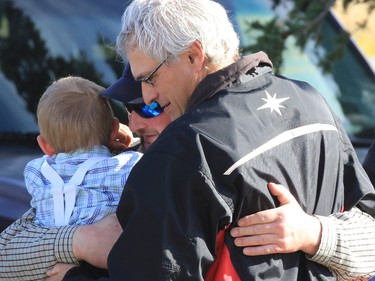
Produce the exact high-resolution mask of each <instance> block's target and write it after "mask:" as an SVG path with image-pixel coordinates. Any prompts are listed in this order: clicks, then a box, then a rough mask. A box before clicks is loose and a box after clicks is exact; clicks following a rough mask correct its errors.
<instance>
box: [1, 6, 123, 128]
mask: <svg viewBox="0 0 375 281" xmlns="http://www.w3.org/2000/svg"><path fill="white" fill-rule="evenodd" d="M123 10H124V4H123V3H122V1H115V0H111V1H98V0H90V1H74V0H64V1H53V0H28V1H23V0H14V1H9V0H6V1H0V65H1V71H0V102H1V105H2V110H1V111H0V118H1V122H0V132H1V133H2V134H5V133H7V132H10V133H12V134H14V133H20V134H22V133H30V132H31V133H33V132H34V133H37V132H38V128H37V123H36V119H35V111H36V107H37V103H38V100H39V97H40V96H41V94H42V93H43V92H44V90H45V88H46V87H47V86H48V85H49V84H50V83H51V82H52V81H53V80H56V79H58V78H60V77H63V76H67V75H77V76H82V77H84V78H87V79H90V80H93V81H95V82H96V83H98V84H100V85H102V86H104V87H106V86H108V85H109V84H111V83H112V82H114V81H115V80H116V78H118V77H120V75H121V73H122V70H123V64H122V63H121V62H120V61H119V60H116V59H115V52H114V49H113V45H114V42H115V38H116V36H117V34H118V32H119V28H120V21H121V15H122V12H123ZM123 113H124V112H121V114H123ZM121 117H126V116H125V115H124V116H121Z"/></svg>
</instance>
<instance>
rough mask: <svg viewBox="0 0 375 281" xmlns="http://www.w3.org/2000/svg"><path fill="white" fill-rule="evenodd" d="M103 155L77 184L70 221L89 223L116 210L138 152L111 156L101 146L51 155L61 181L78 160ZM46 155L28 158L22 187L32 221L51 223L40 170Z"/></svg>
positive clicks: (47, 187) (47, 189) (48, 197)
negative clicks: (33, 212) (27, 196)
mask: <svg viewBox="0 0 375 281" xmlns="http://www.w3.org/2000/svg"><path fill="white" fill-rule="evenodd" d="M97 156H99V157H106V159H104V160H102V161H100V162H99V163H97V164H95V165H94V166H93V167H91V169H90V170H89V171H88V172H87V174H86V176H85V178H84V180H83V182H82V184H81V185H79V186H78V188H77V194H76V201H75V207H74V210H73V213H72V216H71V217H70V219H69V224H70V225H84V224H92V223H94V222H95V221H98V220H100V219H102V218H103V217H105V216H107V215H109V214H110V213H114V212H115V211H116V208H117V205H118V202H119V200H120V197H121V193H122V190H123V188H124V185H125V182H126V180H127V178H128V176H129V173H130V171H131V169H132V168H133V166H134V165H135V164H136V163H137V161H138V160H139V159H140V157H141V156H142V154H141V153H138V152H134V151H127V152H123V153H121V154H119V155H117V156H112V154H111V152H110V151H109V149H108V148H107V147H105V146H96V147H94V148H92V149H90V150H84V149H78V150H76V151H75V152H74V153H70V154H68V153H59V154H57V155H54V156H53V157H51V158H52V160H53V163H52V164H51V167H52V168H53V169H54V170H55V171H56V172H57V173H58V174H59V176H60V177H61V178H62V179H63V181H64V183H67V182H68V181H69V180H70V178H71V177H72V176H73V174H74V173H75V171H76V170H77V168H78V167H79V165H80V164H82V163H83V162H85V161H86V160H87V159H88V158H89V157H97ZM46 157H48V156H43V157H41V158H38V159H34V160H32V161H30V162H29V163H28V164H27V165H26V168H25V171H24V176H25V182H26V187H27V190H28V191H29V193H30V194H31V196H32V200H31V207H32V208H34V209H35V210H36V219H35V223H37V224H39V225H44V226H53V225H54V208H53V197H52V194H51V183H50V182H49V181H48V180H47V179H45V178H44V176H43V175H42V173H41V171H40V170H41V166H42V164H43V162H44V161H45V159H46Z"/></svg>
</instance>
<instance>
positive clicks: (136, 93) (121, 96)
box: [100, 63, 143, 104]
mask: <svg viewBox="0 0 375 281" xmlns="http://www.w3.org/2000/svg"><path fill="white" fill-rule="evenodd" d="M100 95H101V96H105V97H108V98H112V99H115V100H118V101H120V102H122V103H125V104H128V103H134V102H137V103H138V102H139V101H140V102H142V101H143V98H142V87H141V82H138V81H135V80H134V77H133V75H132V72H131V69H130V64H129V63H127V64H126V66H125V69H124V72H123V73H122V76H121V77H120V79H118V80H117V81H116V82H114V83H113V84H112V85H110V86H109V87H108V88H107V89H105V90H103V91H102V92H101V94H100Z"/></svg>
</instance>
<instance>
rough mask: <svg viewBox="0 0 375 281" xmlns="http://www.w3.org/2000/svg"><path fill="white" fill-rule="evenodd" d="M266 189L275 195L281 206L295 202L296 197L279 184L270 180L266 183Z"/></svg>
mask: <svg viewBox="0 0 375 281" xmlns="http://www.w3.org/2000/svg"><path fill="white" fill-rule="evenodd" d="M268 189H269V190H270V192H271V193H272V195H274V196H276V197H277V199H278V200H279V202H280V205H281V206H282V205H286V204H289V203H297V201H296V199H295V198H294V196H293V195H292V194H291V193H290V192H289V190H288V189H287V188H286V187H284V186H283V185H281V184H276V183H273V182H270V183H268Z"/></svg>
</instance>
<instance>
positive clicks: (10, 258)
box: [0, 209, 78, 281]
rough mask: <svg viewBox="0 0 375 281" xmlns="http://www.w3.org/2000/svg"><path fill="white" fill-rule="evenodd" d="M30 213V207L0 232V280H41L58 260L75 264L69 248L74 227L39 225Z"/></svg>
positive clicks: (32, 213)
mask: <svg viewBox="0 0 375 281" xmlns="http://www.w3.org/2000/svg"><path fill="white" fill-rule="evenodd" d="M34 217H35V213H34V210H33V209H30V210H29V211H28V212H26V213H25V214H24V215H23V216H22V218H20V219H19V220H17V221H15V222H14V223H13V224H11V225H10V226H9V227H8V228H7V229H5V230H4V231H3V232H2V233H1V236H0V280H7V281H12V280H44V279H45V277H46V272H47V270H48V269H50V268H51V267H52V266H53V265H55V264H56V263H58V262H61V263H75V264H78V261H77V260H76V259H75V257H74V256H73V249H72V241H73V240H72V239H73V234H74V231H75V230H76V228H77V227H75V226H64V227H60V228H52V227H42V226H38V225H35V224H34V223H33V219H34Z"/></svg>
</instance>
